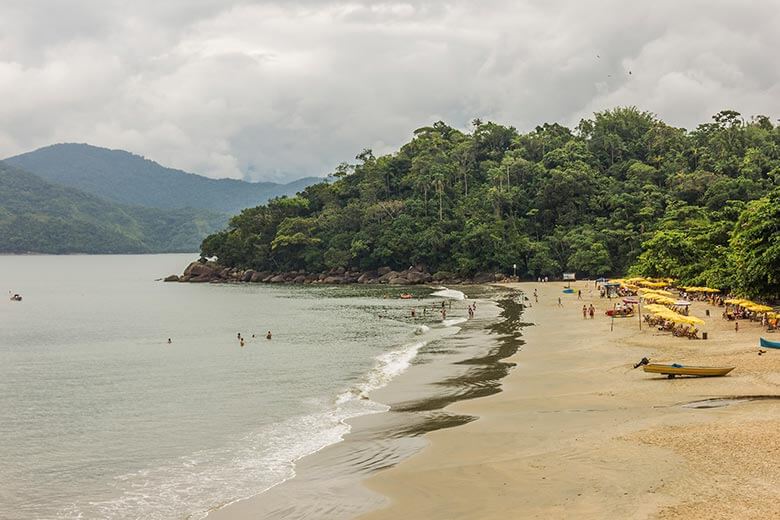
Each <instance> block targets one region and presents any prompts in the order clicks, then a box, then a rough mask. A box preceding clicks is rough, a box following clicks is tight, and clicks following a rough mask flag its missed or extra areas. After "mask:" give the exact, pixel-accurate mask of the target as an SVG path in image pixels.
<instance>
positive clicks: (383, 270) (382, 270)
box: [376, 267, 392, 276]
mask: <svg viewBox="0 0 780 520" xmlns="http://www.w3.org/2000/svg"><path fill="white" fill-rule="evenodd" d="M391 271H392V269H390V268H389V267H380V268H379V269H377V270H376V272H377V273H379V276H383V275H386V274H387V273H389V272H391Z"/></svg>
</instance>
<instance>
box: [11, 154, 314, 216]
mask: <svg viewBox="0 0 780 520" xmlns="http://www.w3.org/2000/svg"><path fill="white" fill-rule="evenodd" d="M5 162H6V163H8V164H10V165H12V166H16V167H17V168H21V169H23V170H26V171H28V172H31V173H34V174H35V175H38V176H40V177H42V178H43V179H45V180H47V181H49V182H53V183H55V184H60V185H62V186H69V187H71V188H77V189H79V190H82V191H85V192H87V193H91V194H93V195H97V196H99V197H102V198H105V199H109V200H112V201H116V202H119V203H122V204H130V205H134V206H145V207H149V208H163V209H169V208H200V209H206V210H210V211H216V212H220V213H229V214H235V213H238V212H240V211H241V210H242V209H244V208H250V207H255V206H257V205H259V204H263V203H265V202H266V201H268V200H269V199H271V198H274V197H278V196H281V195H294V194H295V193H297V192H299V191H301V190H302V189H304V188H305V187H306V186H309V185H311V184H314V183H316V182H320V181H322V179H320V178H317V177H307V178H303V179H299V180H297V181H293V182H291V183H289V184H277V183H274V182H246V181H239V180H233V179H219V180H217V179H209V178H207V177H201V176H199V175H195V174H192V173H187V172H184V171H181V170H174V169H171V168H166V167H164V166H161V165H159V164H157V163H156V162H154V161H150V160H149V159H145V158H143V157H141V156H138V155H134V154H132V153H129V152H125V151H122V150H109V149H106V148H98V147H96V146H91V145H88V144H55V145H52V146H47V147H45V148H40V149H38V150H35V151H33V152H28V153H24V154H21V155H17V156H15V157H11V158H8V159H6V160H5Z"/></svg>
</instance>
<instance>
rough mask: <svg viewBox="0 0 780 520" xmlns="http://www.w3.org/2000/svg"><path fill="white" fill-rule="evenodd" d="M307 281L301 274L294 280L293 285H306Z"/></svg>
mask: <svg viewBox="0 0 780 520" xmlns="http://www.w3.org/2000/svg"><path fill="white" fill-rule="evenodd" d="M305 281H306V277H305V276H304V275H302V274H299V275H298V276H296V277H295V278H293V281H292V283H304V282H305Z"/></svg>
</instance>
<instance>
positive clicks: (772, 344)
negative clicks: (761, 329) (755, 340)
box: [759, 338, 780, 348]
mask: <svg viewBox="0 0 780 520" xmlns="http://www.w3.org/2000/svg"><path fill="white" fill-rule="evenodd" d="M759 343H761V346H762V347H764V348H780V341H769V340H768V339H764V338H761V339H760V340H759Z"/></svg>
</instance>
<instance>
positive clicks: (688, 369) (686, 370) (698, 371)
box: [643, 363, 735, 379]
mask: <svg viewBox="0 0 780 520" xmlns="http://www.w3.org/2000/svg"><path fill="white" fill-rule="evenodd" d="M734 368H735V367H697V366H685V365H680V364H679V363H672V364H671V365H662V364H660V363H647V364H645V366H644V367H643V370H644V371H645V372H649V373H652V374H663V375H665V376H668V377H669V379H673V378H674V377H676V376H695V377H717V376H725V375H726V374H728V373H729V372H731V371H732V370H734Z"/></svg>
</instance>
